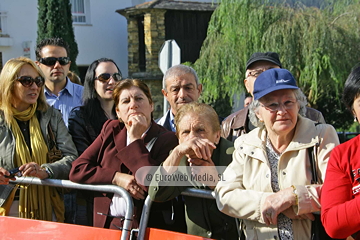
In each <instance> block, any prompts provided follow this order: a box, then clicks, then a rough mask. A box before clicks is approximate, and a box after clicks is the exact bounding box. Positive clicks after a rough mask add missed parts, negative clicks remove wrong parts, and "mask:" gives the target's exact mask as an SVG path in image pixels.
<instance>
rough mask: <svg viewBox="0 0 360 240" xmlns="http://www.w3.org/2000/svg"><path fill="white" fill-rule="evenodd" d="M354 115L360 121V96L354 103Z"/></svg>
mask: <svg viewBox="0 0 360 240" xmlns="http://www.w3.org/2000/svg"><path fill="white" fill-rule="evenodd" d="M353 114H354V116H355V117H356V119H357V121H358V122H359V120H360V95H359V96H357V97H355V99H354V103H353Z"/></svg>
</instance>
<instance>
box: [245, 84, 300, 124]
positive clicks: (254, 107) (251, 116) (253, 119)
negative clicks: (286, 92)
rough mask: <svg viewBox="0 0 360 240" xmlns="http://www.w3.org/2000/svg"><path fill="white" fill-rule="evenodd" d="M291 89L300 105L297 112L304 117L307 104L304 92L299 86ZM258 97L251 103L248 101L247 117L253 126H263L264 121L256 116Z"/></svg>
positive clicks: (258, 104) (258, 103)
mask: <svg viewBox="0 0 360 240" xmlns="http://www.w3.org/2000/svg"><path fill="white" fill-rule="evenodd" d="M293 91H294V94H295V98H296V100H297V102H298V103H299V105H300V109H299V114H300V115H301V116H303V117H304V116H305V114H306V105H307V100H306V96H305V95H304V93H303V92H302V91H301V89H300V88H298V89H294V90H293ZM260 99H261V98H260ZM260 99H258V100H253V101H252V103H250V105H249V119H250V121H251V123H252V124H253V125H254V126H255V127H259V128H264V127H265V124H264V122H261V121H260V120H259V118H258V117H257V116H256V113H257V112H258V111H259V107H260V101H259V100H260Z"/></svg>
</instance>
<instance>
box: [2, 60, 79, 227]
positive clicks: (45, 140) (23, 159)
mask: <svg viewBox="0 0 360 240" xmlns="http://www.w3.org/2000/svg"><path fill="white" fill-rule="evenodd" d="M44 82H45V80H44V74H43V73H42V71H41V70H40V68H39V67H38V66H37V65H36V64H35V63H34V62H33V61H32V60H31V59H29V58H25V57H19V58H14V59H10V60H9V61H8V62H7V63H6V64H5V66H4V68H3V69H2V71H1V74H0V88H1V89H2V91H1V92H0V159H1V161H0V215H3V216H4V215H5V216H14V217H21V218H31V219H39V220H48V221H51V220H53V221H55V220H56V221H58V222H63V221H64V211H65V209H64V203H63V200H62V198H61V196H60V195H59V194H58V192H57V191H56V189H55V188H52V187H49V186H37V185H30V186H26V187H22V186H21V184H20V186H19V185H15V184H13V183H10V182H9V181H10V180H15V177H14V175H11V174H10V173H12V172H13V171H11V172H10V170H14V169H16V171H17V174H19V175H18V176H20V175H22V176H24V177H34V178H35V177H36V178H40V179H46V178H56V179H68V176H69V171H70V168H71V163H72V161H74V160H75V158H76V157H77V153H76V148H75V145H74V143H73V142H72V139H71V136H70V134H69V133H68V131H67V129H66V126H65V124H64V121H63V119H62V116H61V113H60V112H59V111H58V110H55V109H54V108H52V107H50V106H49V105H48V104H47V103H46V99H45V95H44ZM49 126H50V127H51V129H52V131H53V133H54V135H55V141H56V144H57V147H58V148H59V149H60V150H61V152H62V154H63V157H62V159H60V160H58V161H56V162H54V163H50V162H49V160H48V158H47V152H48V149H49V140H50V138H49V136H48V129H49ZM16 171H14V172H16Z"/></svg>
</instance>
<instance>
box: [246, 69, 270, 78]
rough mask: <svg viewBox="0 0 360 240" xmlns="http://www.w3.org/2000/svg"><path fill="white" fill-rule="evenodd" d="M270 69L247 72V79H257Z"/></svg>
mask: <svg viewBox="0 0 360 240" xmlns="http://www.w3.org/2000/svg"><path fill="white" fill-rule="evenodd" d="M269 69H271V68H257V69H254V70H252V71H249V73H248V75H247V77H249V76H251V77H258V76H259V75H260V74H261V73H263V72H265V71H266V70H269Z"/></svg>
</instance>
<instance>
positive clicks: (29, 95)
mask: <svg viewBox="0 0 360 240" xmlns="http://www.w3.org/2000/svg"><path fill="white" fill-rule="evenodd" d="M23 76H27V77H31V78H34V79H35V78H36V77H39V76H40V75H39V73H38V72H37V71H36V70H35V69H34V68H33V67H32V66H31V65H30V64H25V65H24V66H22V67H21V69H20V72H19V74H18V76H17V77H23ZM40 91H41V87H38V86H37V85H36V84H35V82H33V83H32V84H31V86H29V87H24V86H23V85H22V84H21V83H20V82H19V81H17V80H15V82H14V93H13V94H14V98H13V99H12V105H13V107H14V108H15V109H16V110H18V111H20V112H22V111H24V110H26V109H28V108H29V107H30V105H31V104H35V103H36V101H37V99H38V97H39V94H40Z"/></svg>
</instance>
